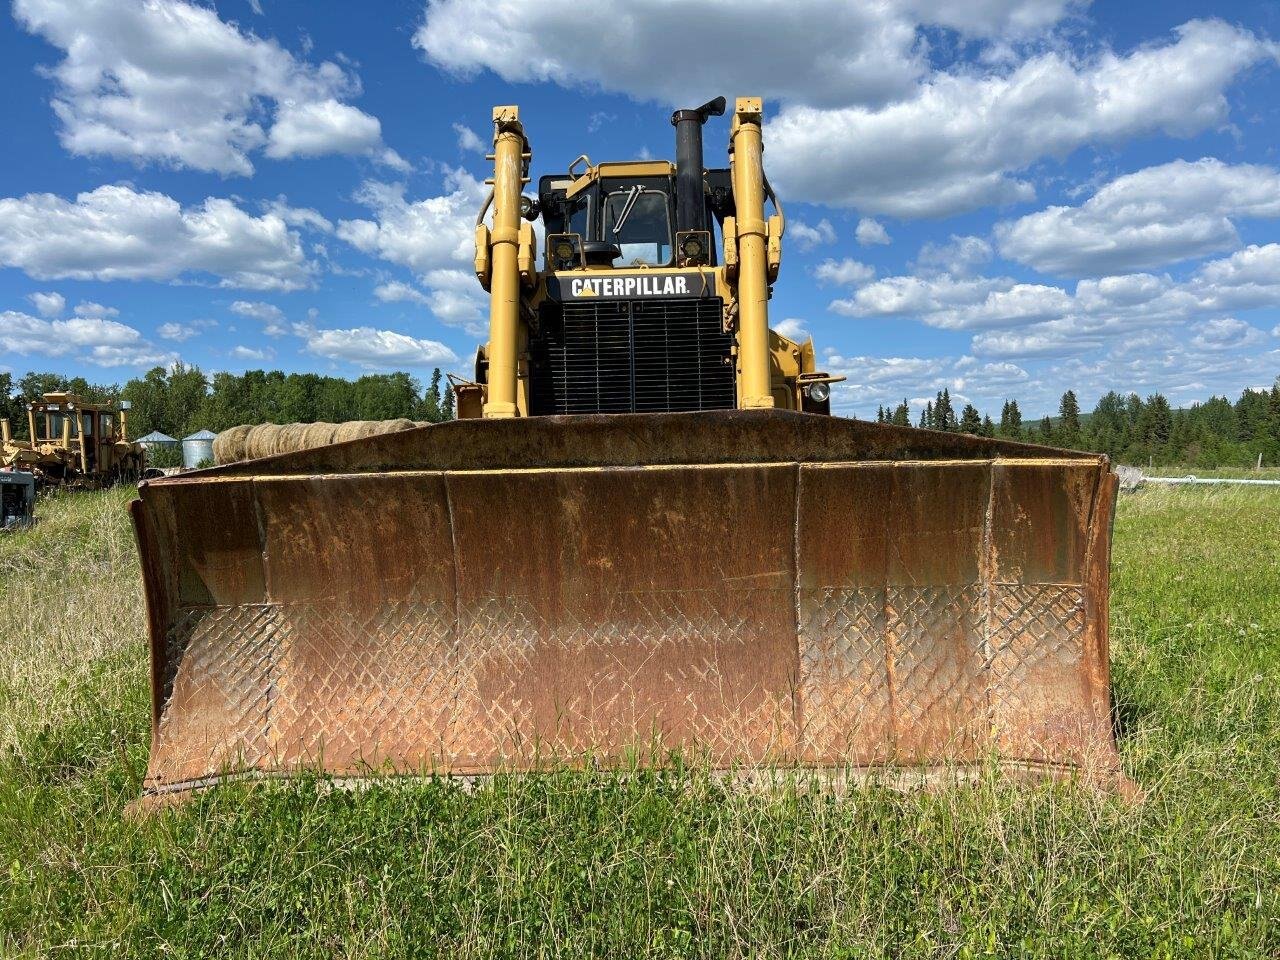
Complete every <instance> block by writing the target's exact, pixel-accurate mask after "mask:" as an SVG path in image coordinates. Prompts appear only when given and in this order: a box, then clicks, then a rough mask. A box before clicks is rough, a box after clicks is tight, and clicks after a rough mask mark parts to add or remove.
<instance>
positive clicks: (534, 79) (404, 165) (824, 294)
mask: <svg viewBox="0 0 1280 960" xmlns="http://www.w3.org/2000/svg"><path fill="white" fill-rule="evenodd" d="M355 9H356V8H355V7H354V6H353V5H351V4H350V3H344V2H336V0H308V2H284V0H254V2H251V0H223V2H220V3H218V4H217V5H216V6H213V5H208V4H205V5H198V4H189V3H184V2H179V0H149V2H143V0H14V2H13V3H12V4H11V5H9V6H8V9H7V12H6V14H5V21H4V26H3V29H2V30H0V83H3V87H4V89H5V90H6V109H5V127H6V129H7V131H8V133H9V136H8V137H7V146H8V149H7V150H5V151H3V153H2V154H0V370H4V369H8V370H11V371H14V372H16V373H22V372H25V371H26V370H28V369H53V370H60V371H64V372H66V373H76V374H82V375H84V376H86V377H88V378H90V379H91V380H95V381H107V382H111V381H123V380H124V379H127V378H128V377H131V376H134V375H136V374H137V373H139V372H141V371H143V370H145V369H147V368H148V367H150V366H153V365H155V364H157V363H167V362H172V361H173V360H175V359H179V358H180V359H182V360H183V361H185V362H188V363H194V364H198V365H199V366H200V367H202V368H203V369H205V370H206V371H215V370H232V371H240V370H244V369H250V368H261V367H267V368H280V369H284V370H299V371H300V370H316V371H321V372H334V373H339V374H343V375H358V374H359V373H361V372H364V371H370V370H395V369H407V370H409V371H411V372H413V373H414V374H416V375H417V376H419V377H423V376H425V375H426V374H427V373H429V371H430V369H431V367H433V366H437V365H438V366H442V367H444V368H445V369H449V370H454V371H457V372H459V373H465V372H466V371H467V369H468V367H469V366H470V362H471V357H472V356H473V354H474V349H475V345H476V343H477V342H478V339H480V337H481V335H482V333H483V324H484V315H485V305H484V300H483V297H482V294H481V292H480V290H479V288H478V286H477V285H476V284H475V281H474V278H473V277H471V275H470V273H469V270H470V257H471V250H470V246H471V239H470V238H471V232H472V226H471V225H472V223H473V221H474V216H475V211H476V209H477V206H478V202H479V197H480V193H481V189H480V184H479V181H480V180H482V179H483V178H484V177H485V176H486V170H485V163H484V159H483V153H484V151H485V148H486V146H487V143H488V141H489V138H490V136H491V134H490V131H489V126H488V125H489V114H490V108H491V106H492V105H494V104H497V103H518V104H520V106H521V109H522V115H523V118H524V120H525V124H526V128H527V130H528V133H529V136H530V139H531V142H532V146H533V152H534V174H535V176H537V175H538V174H541V173H546V172H552V171H556V170H562V169H564V167H565V166H566V165H567V163H568V162H569V161H570V160H572V158H573V157H575V156H577V155H578V154H579V153H583V152H587V153H589V154H590V155H591V157H592V158H593V159H595V160H600V159H629V158H633V157H636V156H645V155H652V156H657V157H670V156H671V152H672V128H671V127H670V125H669V122H668V118H669V115H670V111H671V108H672V106H692V105H696V104H698V103H701V102H703V101H704V100H707V99H709V98H710V97H712V96H715V95H718V94H723V95H725V96H727V97H730V98H732V97H734V96H739V95H762V96H764V97H765V98H766V114H767V118H768V119H767V124H766V131H765V136H766V152H765V162H766V168H767V169H768V171H769V173H770V177H771V179H772V180H773V181H774V183H775V186H776V187H777V188H778V190H779V193H780V194H781V196H782V199H783V202H784V206H785V208H786V212H787V216H788V234H787V246H786V251H785V255H784V263H783V270H782V276H781V278H780V281H779V283H778V285H777V288H776V290H775V294H774V298H773V302H772V311H773V312H772V320H773V322H774V325H775V326H779V325H780V326H781V327H782V328H783V329H784V331H786V332H788V333H792V334H800V333H810V334H812V335H813V337H814V339H815V341H816V343H817V346H818V349H819V353H820V355H822V356H823V357H824V363H825V365H826V366H827V368H828V369H830V370H832V371H833V372H840V373H844V374H846V375H847V376H848V378H849V379H848V382H847V383H846V384H843V385H841V387H840V388H839V389H838V390H837V392H836V394H835V396H834V399H835V401H836V405H837V407H838V409H839V410H840V411H841V412H844V413H849V414H855V415H859V416H868V415H873V414H874V412H875V408H876V406H877V404H879V403H885V404H889V403H893V402H897V401H898V400H901V399H902V398H903V397H906V398H908V399H910V400H912V401H915V400H917V399H919V400H921V401H923V399H924V398H926V397H931V396H932V395H933V393H934V392H935V391H936V390H939V389H941V388H943V387H944V386H945V387H947V388H948V389H950V390H951V392H952V394H953V396H958V397H960V398H961V399H963V400H971V401H972V402H974V403H975V404H976V405H977V406H978V407H979V408H980V409H982V410H984V411H991V412H996V413H998V411H999V407H1000V403H1001V401H1002V400H1003V399H1004V398H1005V397H1016V398H1018V399H1019V400H1021V401H1022V402H1023V404H1024V413H1025V414H1027V415H1032V416H1038V415H1040V414H1042V413H1046V412H1052V411H1053V410H1054V409H1055V408H1056V405H1057V397H1058V395H1059V394H1060V393H1061V392H1062V390H1064V389H1066V388H1068V387H1070V388H1073V389H1075V390H1076V391H1077V392H1078V393H1079V394H1080V395H1081V400H1082V401H1083V402H1084V404H1085V405H1086V407H1088V406H1090V405H1091V404H1092V403H1093V401H1094V400H1095V399H1096V397H1097V396H1098V394H1099V393H1100V392H1103V391H1105V390H1107V389H1111V388H1116V389H1120V390H1134V391H1137V392H1139V393H1143V394H1146V393H1151V392H1154V391H1156V390H1160V391H1163V392H1165V393H1166V394H1168V395H1169V397H1170V399H1171V400H1173V401H1174V402H1175V403H1185V402H1189V401H1191V400H1195V399H1202V398H1204V397H1207V396H1208V395H1210V394H1212V393H1224V392H1225V393H1227V394H1229V395H1234V394H1236V393H1238V392H1239V390H1240V389H1242V388H1243V387H1246V386H1265V385H1269V384H1270V383H1272V382H1273V381H1274V379H1275V377H1276V376H1277V374H1280V236H1278V235H1277V229H1276V227H1277V223H1278V222H1280V156H1278V155H1277V146H1276V145H1277V142H1278V141H1280V96H1278V94H1280V45H1277V43H1276V39H1275V38H1280V5H1277V4H1275V3H1273V2H1263V0H1245V2H1239V3H1213V4H1209V3H1198V4H1197V3H1187V2H1162V3H1159V4H1145V3H1123V2H1095V3H1092V4H1089V3H1080V2H1070V0H970V2H950V3H948V2H942V0H885V2H878V3H876V4H858V3H851V2H848V0H788V2H785V3H776V2H765V0H735V2H727V0H686V2H682V3H671V2H667V0H628V2H625V3H623V2H620V0H596V2H594V3H591V4H574V5H568V6H565V5H557V4H548V3H545V2H535V0H465V2H463V0H433V2H430V3H426V4H424V3H422V2H409V0H385V2H379V3H375V4H369V5H365V6H363V7H362V8H361V12H360V14H359V15H353V10H355ZM726 136H727V124H726V123H725V122H724V121H723V120H721V121H713V122H712V123H711V124H710V125H709V126H708V129H707V156H708V162H709V163H714V164H722V163H723V152H724V143H725V139H726Z"/></svg>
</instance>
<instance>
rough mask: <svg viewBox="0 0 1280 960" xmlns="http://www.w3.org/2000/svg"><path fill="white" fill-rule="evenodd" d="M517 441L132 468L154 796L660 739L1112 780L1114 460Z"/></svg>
mask: <svg viewBox="0 0 1280 960" xmlns="http://www.w3.org/2000/svg"><path fill="white" fill-rule="evenodd" d="M525 431H526V432H525V433H523V434H521V433H520V432H519V431H513V430H512V429H511V428H510V427H509V426H507V425H506V424H505V423H503V422H501V421H494V422H483V421H469V422H464V423H459V424H450V425H448V426H447V427H430V428H424V429H420V430H413V431H406V432H404V433H399V434H392V435H388V436H384V437H375V438H370V439H368V440H358V441H353V442H352V443H350V444H343V445H338V446H334V447H328V448H323V449H321V450H312V451H306V452H304V453H300V454H290V455H286V456H283V457H275V458H270V459H267V460H261V461H254V462H250V463H246V464H236V465H233V466H231V467H225V468H219V469H216V470H210V471H204V472H201V473H197V474H188V475H186V476H183V477H175V478H172V479H165V480H161V481H155V482H151V483H147V484H144V485H143V487H142V488H141V498H140V500H139V501H136V502H135V503H134V505H133V515H134V519H135V525H136V528H137V534H138V539H139V545H140V548H141V552H142V557H143V570H144V576H145V582H146V588H147V601H148V610H149V615H150V628H151V648H152V665H153V674H152V681H153V694H154V696H153V706H154V732H153V743H152V751H151V759H150V765H149V769H148V773H147V778H146V783H145V791H146V793H147V795H148V796H149V797H152V798H159V797H162V796H164V795H167V794H171V793H174V792H180V791H184V790H187V789H190V788H191V787H194V786H199V785H202V784H205V783H208V782H211V781H212V780H216V779H217V778H218V777H220V776H223V775H226V774H238V773H263V774H266V773H287V772H290V771H296V770H298V769H300V768H308V769H319V770H323V771H326V772H329V773H332V774H336V775H342V776H359V775H365V774H370V773H376V772H401V773H418V772H426V771H447V772H451V773H457V774H484V773H490V772H494V771H497V770H505V769H528V768H531V767H534V766H538V765H545V764H547V763H563V762H570V763H574V762H582V761H583V760H585V759H586V758H588V757H590V758H592V761H593V762H603V763H617V762H621V761H623V760H624V759H626V758H629V757H637V756H638V757H640V758H650V759H654V758H660V757H661V756H663V755H664V751H666V750H669V749H672V748H678V749H681V750H684V751H692V752H694V753H696V754H697V755H699V756H702V757H705V758H706V759H707V760H709V761H710V762H711V763H713V764H714V765H715V766H717V767H735V766H741V765H747V766H750V765H757V764H785V765H800V766H807V767H821V768H833V767H834V768H843V767H852V768H865V767H871V766H876V765H881V764H886V763H894V764H902V765H908V766H918V767H929V768H934V767H946V766H951V765H957V766H961V767H963V766H966V765H978V764H981V763H984V762H986V760H987V759H988V758H989V757H992V756H998V757H999V759H1000V760H1001V761H1002V762H1005V763H1007V764H1010V765H1014V766H1018V767H1019V768H1022V767H1031V768H1035V769H1042V770H1045V771H1048V772H1054V771H1063V770H1067V771H1078V772H1080V773H1082V774H1084V775H1085V776H1087V777H1088V778H1090V779H1093V780H1097V781H1099V782H1109V783H1115V784H1120V783H1122V782H1123V777H1122V775H1121V773H1120V765H1119V758H1118V756H1117V754H1116V750H1115V744H1114V739H1113V735H1112V729H1111V719H1110V706H1109V699H1108V666H1107V620H1106V617H1107V567H1108V559H1109V558H1108V548H1109V543H1110V524H1111V514H1112V505H1113V499H1114V492H1115V482H1114V477H1113V475H1112V473H1111V472H1110V470H1109V467H1108V465H1107V463H1106V461H1105V459H1104V458H1100V457H1096V456H1088V455H1081V454H1075V453H1069V452H1065V451H1053V450H1047V449H1045V448H1038V447H1028V446H1024V445H1018V444H1000V443H997V442H992V441H973V442H972V443H968V442H966V438H956V437H954V436H953V435H945V434H944V435H936V434H931V433H928V432H925V431H902V430H896V429H894V428H881V427H878V426H877V425H874V424H865V423H856V422H852V421H833V420H831V419H828V418H821V417H813V416H806V415H803V414H791V415H785V414H784V415H779V414H776V413H769V414H764V415H760V414H752V413H747V412H737V413H716V414H692V415H683V416H669V415H668V416H637V417H632V416H619V417H600V418H574V419H565V420H562V419H559V418H538V419H535V420H530V421H528V422H527V423H526V424H525ZM442 437H443V438H445V439H443V440H442ZM935 437H936V438H938V439H937V441H936V446H937V448H939V449H941V450H942V451H943V455H942V456H936V455H935V456H931V455H930V453H931V451H932V450H933V448H932V447H931V446H930V443H931V438H935ZM957 440H960V441H961V442H960V443H957V442H956V441H957ZM735 449H736V453H735ZM531 461H532V462H538V461H540V465H536V466H530V463H531ZM466 463H471V464H473V465H476V466H475V468H468V467H467V466H465V464H466Z"/></svg>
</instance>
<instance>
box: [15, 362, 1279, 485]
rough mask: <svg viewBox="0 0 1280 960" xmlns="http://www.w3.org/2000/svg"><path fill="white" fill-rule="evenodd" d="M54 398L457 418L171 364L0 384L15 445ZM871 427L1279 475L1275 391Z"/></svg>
mask: <svg viewBox="0 0 1280 960" xmlns="http://www.w3.org/2000/svg"><path fill="white" fill-rule="evenodd" d="M55 390H64V391H67V392H70V393H75V394H79V395H80V396H83V397H84V398H85V399H87V400H96V401H112V400H128V401H130V402H131V404H132V411H131V413H130V432H131V433H132V435H133V436H134V437H139V436H142V435H144V434H147V433H150V432H151V431H153V430H159V431H160V432H161V433H167V434H168V435H169V436H171V437H176V438H178V439H181V438H182V437H185V436H187V435H188V434H191V433H194V432H195V431H196V430H202V429H204V430H212V431H214V432H217V431H220V430H225V429H227V428H228V427H233V426H235V425H236V424H240V423H310V422H316V421H329V422H333V423H340V422H342V421H345V420H391V419H395V418H397V417H407V418H409V419H411V420H424V421H430V422H433V423H435V422H439V421H441V420H451V419H453V416H454V397H453V390H452V389H451V388H450V386H449V384H448V382H447V381H446V380H445V379H444V377H443V376H442V374H441V372H440V370H439V369H437V370H435V371H433V372H432V374H431V377H430V380H429V381H428V383H427V386H426V388H425V389H424V388H423V386H422V384H421V383H419V382H418V381H417V380H416V379H415V378H413V377H412V376H410V375H409V374H407V373H387V374H368V375H366V376H363V377H359V378H358V379H355V380H347V379H344V378H342V377H328V376H321V375H319V374H315V373H289V374H286V373H282V372H281V371H279V370H271V371H264V370H250V371H248V372H246V373H242V374H233V373H216V374H214V375H213V376H212V377H209V376H207V375H206V374H204V373H203V372H202V371H201V370H200V368H199V367H194V366H187V365H185V364H180V363H179V364H175V365H173V366H172V367H168V368H165V367H155V368H154V369H152V370H149V371H148V372H147V373H146V374H144V375H143V376H141V377H135V378H134V379H132V380H129V381H128V382H127V383H125V384H124V385H123V386H120V385H118V384H95V383H89V382H88V381H87V380H85V379H84V378H83V377H65V376H62V375H61V374H57V373H36V372H32V373H28V374H26V375H25V376H23V377H20V378H17V379H15V378H14V377H13V375H12V374H9V373H0V417H8V418H9V420H10V422H11V423H12V424H13V429H14V433H15V435H17V436H18V437H22V438H25V436H26V431H27V418H26V414H25V405H26V403H27V402H28V401H29V400H31V399H37V398H39V397H40V396H41V395H42V394H44V393H48V392H52V391H55ZM876 419H877V420H878V421H879V422H881V423H893V424H897V425H899V426H907V427H909V426H916V427H925V428H928V429H933V430H946V431H951V432H957V433H971V434H975V435H977V436H985V437H1003V438H1005V439H1009V440H1023V441H1028V442H1030V443H1044V444H1049V445H1052V446H1059V447H1068V448H1071V449H1075V450H1092V451H1097V452H1100V453H1105V454H1107V455H1109V456H1110V457H1111V458H1112V459H1113V460H1116V461H1118V462H1121V463H1136V464H1147V463H1153V464H1159V465H1161V466H1173V465H1185V466H1188V467H1198V468H1202V469H1212V468H1214V467H1221V466H1252V465H1253V464H1254V463H1256V462H1257V459H1258V456H1259V455H1261V456H1262V460H1263V462H1264V463H1266V464H1270V465H1276V464H1280V380H1277V383H1276V385H1275V386H1273V387H1271V388H1270V389H1269V390H1245V391H1244V392H1243V393H1241V394H1240V397H1239V399H1237V400H1236V401H1234V402H1232V401H1230V400H1228V399H1227V398H1226V397H1211V398H1210V399H1208V400H1205V401H1203V402H1201V403H1195V404H1192V405H1191V406H1190V407H1186V408H1183V409H1177V410H1175V409H1172V408H1171V406H1170V404H1169V401H1168V399H1167V398H1165V397H1164V396H1163V395H1162V394H1159V393H1155V394H1152V395H1150V396H1148V397H1146V398H1145V399H1143V398H1142V397H1139V396H1138V395H1137V394H1136V393H1129V394H1121V393H1117V392H1116V391H1114V390H1113V391H1111V392H1109V393H1107V394H1105V395H1104V396H1103V397H1101V398H1100V399H1099V400H1098V402H1097V404H1096V405H1095V406H1094V408H1093V411H1092V412H1091V413H1087V414H1086V413H1082V412H1081V410H1080V404H1079V401H1078V400H1077V398H1076V394H1075V391H1073V390H1068V391H1066V392H1065V393H1064V394H1063V395H1062V399H1061V401H1060V403H1059V405H1058V415H1057V416H1056V417H1043V418H1041V419H1040V420H1039V421H1032V422H1030V423H1024V422H1023V417H1022V410H1021V408H1020V407H1019V405H1018V401H1017V400H1015V399H1010V400H1006V401H1005V402H1004V403H1003V405H1002V406H1001V410H1000V417H999V420H993V418H992V417H991V416H990V415H989V414H983V413H981V412H979V411H978V409H977V408H976V407H975V406H974V405H973V404H971V403H966V404H964V406H963V407H962V408H961V409H960V410H959V412H957V411H956V409H955V405H954V404H953V402H952V400H951V394H950V392H949V391H948V390H946V389H943V390H940V391H938V393H937V395H936V396H935V397H934V399H933V400H931V401H929V402H928V403H927V404H926V405H925V407H924V409H923V410H922V411H921V412H920V415H919V417H917V418H914V419H913V417H912V416H911V409H910V406H909V405H908V403H907V401H906V400H905V399H904V400H903V401H902V402H901V403H900V404H898V405H897V406H896V407H893V408H888V407H883V406H882V407H880V408H879V410H878V411H877V412H876Z"/></svg>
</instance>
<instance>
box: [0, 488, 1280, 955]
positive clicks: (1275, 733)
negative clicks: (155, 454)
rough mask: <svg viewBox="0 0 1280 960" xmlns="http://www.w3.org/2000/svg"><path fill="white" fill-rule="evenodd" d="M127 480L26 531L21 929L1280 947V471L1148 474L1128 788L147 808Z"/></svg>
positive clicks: (438, 947) (545, 945)
mask: <svg viewBox="0 0 1280 960" xmlns="http://www.w3.org/2000/svg"><path fill="white" fill-rule="evenodd" d="M126 499H127V495H126V494H124V493H108V494H103V495H82V496H77V497H68V498H64V499H61V500H58V501H55V502H51V503H47V504H42V505H41V510H40V512H41V514H42V516H43V517H44V520H43V521H42V522H41V524H40V525H39V526H37V527H36V528H35V529H34V530H32V531H30V532H28V533H23V534H19V535H18V536H15V537H10V538H7V539H5V540H0V591H3V595H4V603H3V604H0V644H2V645H3V646H2V648H0V649H2V652H3V657H2V658H0V751H3V758H2V759H0V954H4V955H15V956H50V955H60V954H66V953H70V954H72V955H84V956H111V957H128V956H178V957H185V956H190V957H197V956H199V957H203V956H211V955H214V956H233V957H235V956H246V957H248V956H273V957H274V956H280V957H288V958H290V960H295V958H301V957H333V956H349V957H385V956H451V957H452V956H464V957H482V956H485V957H487V956H510V955H519V956H544V955H545V956H552V955H563V956H589V955H611V956H628V957H631V956H655V957H668V956H704V957H723V956H760V957H771V956H787V955H793V956H800V955H803V956H826V957H904V958H905V957H911V958H914V957H988V956H1019V957H1021V956H1028V957H1032V956H1054V957H1077V956H1081V957H1204V956H1221V957H1273V958H1274V957H1276V956H1280V894H1278V893H1277V891H1280V555H1278V554H1280V551H1277V544H1280V493H1278V492H1274V491H1269V490H1265V489H1262V490H1259V489H1246V490H1236V489H1166V490H1157V489H1152V490H1146V491H1143V492H1141V493H1139V494H1137V495H1134V496H1131V497H1126V498H1125V499H1123V500H1122V502H1121V504H1120V508H1119V513H1118V516H1117V521H1116V551H1115V570H1114V576H1113V586H1114V597H1113V614H1112V622H1113V650H1112V653H1113V665H1114V666H1113V674H1114V675H1113V682H1114V690H1115V699H1116V705H1117V710H1118V713H1119V719H1120V722H1121V725H1122V729H1123V739H1122V742H1121V748H1122V752H1123V754H1124V758H1125V762H1126V767H1127V770H1128V772H1129V773H1130V775H1131V776H1133V777H1134V778H1135V779H1137V780H1138V781H1140V782H1141V783H1142V785H1143V787H1144V788H1145V789H1146V791H1147V800H1146V802H1145V803H1143V804H1140V805H1126V804H1124V803H1122V802H1119V801H1117V800H1115V799H1114V798H1111V797H1107V796H1099V795H1096V794H1093V793H1090V792H1088V791H1085V790H1082V789H1077V788H1074V787H1071V786H1069V785H1058V786H1052V785H1042V786H1037V787H1030V788H1028V787H1017V786H1014V785H1011V784H1009V783H1007V782H1005V781H1003V780H1001V779H1000V778H998V777H996V776H992V777H988V778H983V779H982V780H980V782H978V783H977V784H976V785H973V786H966V787H961V788H952V789H944V790H937V791H933V792H909V793H901V792H892V791H887V790H880V789H864V790H854V791H852V792H850V793H849V794H847V795H845V796H837V795H835V794H834V793H832V792H830V791H824V790H815V789H810V788H808V787H807V786H806V785H804V784H801V783H797V784H796V785H794V786H792V787H786V786H784V787H782V788H781V789H778V790H775V791H770V792H744V791H741V790H735V789H732V788H728V787H726V786H724V785H723V784H721V783H719V782H718V781H717V780H716V779H715V778H713V777H711V776H709V775H708V774H707V772H706V771H703V770H700V769H693V770H677V771H673V772H668V773H654V772H646V773H640V774H637V775H635V776H626V777H624V776H615V775H610V774H606V773H596V774H572V773H558V774H550V775H545V776H538V777H529V778H500V779H497V780H495V781H493V782H492V783H490V784H488V785H487V786H485V787H482V788H479V789H477V790H474V791H468V790H464V789H462V788H461V787H459V786H456V785H454V784H451V783H449V782H444V781H435V782H410V783H405V782H396V783H386V784H383V785H378V786H373V787H370V788H367V789H363V790H359V791H327V790H321V789H317V788H318V786H319V785H318V784H316V783H295V784H292V785H280V786H272V787H268V788H259V789H249V788H243V787H228V788H223V789H219V790H216V791H212V792H210V793H208V794H206V795H204V796H202V797H200V798H199V799H198V800H197V801H196V802H195V803H194V804H192V805H190V806H188V807H186V808H184V809H181V810H178V811H175V812H171V813H167V814H164V815H162V816H160V817H157V818H154V819H151V820H143V821H138V820H132V819H127V818H124V817H122V815H121V813H122V810H123V807H124V805H125V804H126V803H127V802H128V801H130V800H132V799H133V798H134V797H136V796H137V794H138V790H139V784H140V781H141V777H142V774H143V770H144V767H145V755H146V741H147V715H148V705H147V692H146V673H147V671H146V659H145V650H144V648H143V645H142V641H141V637H142V629H143V627H142V618H141V608H140V603H141V601H140V590H139V585H138V574H137V570H136V562H135V560H134V556H133V547H132V543H131V540H130V538H129V535H128V531H127V526H126V523H125V519H124V516H123V507H124V502H125V500H126Z"/></svg>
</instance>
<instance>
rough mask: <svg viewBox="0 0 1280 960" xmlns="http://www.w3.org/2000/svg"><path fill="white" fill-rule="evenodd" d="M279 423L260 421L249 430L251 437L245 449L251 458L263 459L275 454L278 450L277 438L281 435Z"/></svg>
mask: <svg viewBox="0 0 1280 960" xmlns="http://www.w3.org/2000/svg"><path fill="white" fill-rule="evenodd" d="M281 429H282V428H281V426H280V425H279V424H278V423H260V424H258V426H256V427H254V428H253V429H252V430H250V431H249V439H248V441H247V442H246V444H245V450H246V452H247V453H248V454H249V459H250V460H261V459H262V458H263V457H270V456H273V455H274V454H275V452H276V438H277V437H278V436H279V435H280V431H281Z"/></svg>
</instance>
